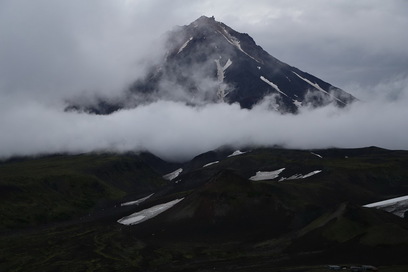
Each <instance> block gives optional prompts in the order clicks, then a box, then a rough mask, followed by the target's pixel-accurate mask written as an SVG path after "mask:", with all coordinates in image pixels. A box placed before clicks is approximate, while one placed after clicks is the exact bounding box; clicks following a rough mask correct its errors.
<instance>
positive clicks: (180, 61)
mask: <svg viewBox="0 0 408 272" xmlns="http://www.w3.org/2000/svg"><path fill="white" fill-rule="evenodd" d="M166 48H167V50H168V51H167V54H166V56H165V58H164V60H163V61H162V62H161V63H159V64H158V65H156V66H154V67H152V68H151V70H150V71H149V72H148V73H147V75H146V77H145V78H142V79H138V80H137V81H136V82H135V83H134V84H133V85H132V86H131V87H130V89H129V90H128V91H127V94H126V99H124V100H123V101H122V102H120V101H119V102H118V101H116V102H114V103H107V102H106V101H100V102H99V104H98V105H94V106H92V111H93V112H96V113H102V114H103V113H110V112H112V111H114V110H117V109H120V108H121V107H129V106H137V105H138V104H142V103H149V102H152V101H156V100H160V99H164V100H172V101H182V102H185V103H187V104H190V105H201V104H206V103H216V102H226V103H239V104H240V106H241V107H243V108H252V107H253V106H254V105H256V104H259V103H266V106H268V107H269V108H270V109H274V110H277V111H279V112H292V113H295V112H297V110H298V108H299V107H301V106H313V107H317V106H323V105H326V104H328V103H334V104H336V105H338V106H345V105H347V104H348V103H350V102H352V101H353V100H354V99H355V98H354V97H353V96H352V95H350V94H349V93H347V92H345V91H343V90H341V89H339V88H336V87H334V86H332V85H330V84H329V83H327V82H324V81H322V80H321V79H319V78H317V77H315V76H312V75H310V74H308V73H305V72H303V71H301V70H299V69H297V68H295V67H292V66H290V65H288V64H286V63H283V62H281V61H280V60H278V59H276V58H274V57H272V56H271V55H270V54H268V53H267V52H266V51H265V50H263V49H262V48H261V47H260V46H258V45H257V44H256V43H255V41H254V40H253V39H252V38H251V37H250V36H249V35H248V34H244V33H239V32H237V31H235V30H233V29H231V28H230V27H228V26H226V25H225V24H223V23H221V22H218V21H216V20H215V19H214V17H211V18H209V17H205V16H202V17H200V18H199V19H197V20H196V21H194V22H192V23H191V24H189V25H187V26H182V27H178V28H176V29H175V30H173V31H171V32H169V33H168V39H167V44H166Z"/></svg>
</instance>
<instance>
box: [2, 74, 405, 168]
mask: <svg viewBox="0 0 408 272" xmlns="http://www.w3.org/2000/svg"><path fill="white" fill-rule="evenodd" d="M364 93H366V91H365V92H364ZM372 93H373V94H376V95H373V96H370V97H366V100H365V101H358V102H355V103H354V104H352V105H351V106H349V107H347V108H343V109H339V108H337V107H334V106H326V107H323V108H319V109H313V110H312V109H309V108H304V109H303V110H302V111H301V113H300V114H297V115H293V114H286V115H282V114H280V113H277V112H275V111H271V110H269V109H267V108H266V107H265V105H263V104H261V105H259V106H256V107H254V108H253V109H251V110H248V109H241V108H240V107H239V105H238V104H232V105H229V104H224V103H218V104H208V105H205V106H200V107H191V106H188V105H186V104H184V103H181V102H171V101H157V102H154V103H151V104H149V105H144V106H139V107H137V108H134V109H127V110H121V111H118V112H115V113H113V114H111V115H105V116H102V115H90V114H86V113H78V112H64V111H62V110H61V109H60V108H57V107H53V106H49V105H46V104H41V103H38V102H35V101H34V102H33V101H30V100H22V99H20V98H16V100H14V101H15V102H18V103H10V101H12V100H11V99H10V97H9V98H8V99H4V98H5V97H1V101H8V102H9V103H8V104H6V103H1V104H2V105H1V108H0V124H1V125H2V128H1V130H2V133H1V134H0V146H1V147H2V148H1V150H0V156H1V157H2V158H6V157H10V156H15V155H35V154H44V153H45V154H48V153H55V152H69V153H80V152H90V151H115V152H125V151H150V152H152V153H154V154H156V155H158V156H160V157H162V158H165V159H168V160H185V159H189V158H191V157H193V156H195V155H198V154H200V153H201V152H205V151H208V150H211V149H215V148H217V147H220V146H223V145H231V146H234V147H237V148H239V147H243V146H247V145H255V146H274V145H280V146H283V147H287V148H302V149H314V148H327V147H363V146H371V145H375V146H379V147H384V148H389V149H408V138H407V137H406V135H408V119H407V118H406V117H407V116H408V107H406V105H408V79H407V78H399V79H395V80H394V81H390V82H389V84H388V85H385V84H381V85H379V86H376V87H375V90H373V91H372ZM404 117H405V118H404Z"/></svg>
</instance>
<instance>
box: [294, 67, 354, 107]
mask: <svg viewBox="0 0 408 272" xmlns="http://www.w3.org/2000/svg"><path fill="white" fill-rule="evenodd" d="M292 73H294V74H295V75H296V76H297V77H299V78H300V79H302V80H303V81H305V82H306V83H308V84H309V85H311V86H313V87H314V88H315V89H317V90H319V91H321V92H323V93H325V94H327V95H328V96H330V97H332V98H334V99H335V100H337V101H338V102H340V103H342V104H344V105H346V103H344V102H343V101H341V100H340V99H338V98H337V97H335V96H333V95H332V94H331V93H329V92H327V91H325V90H323V88H322V87H320V86H319V84H317V83H313V82H311V81H310V80H308V79H307V78H304V77H301V76H300V75H298V74H297V73H295V72H293V71H292Z"/></svg>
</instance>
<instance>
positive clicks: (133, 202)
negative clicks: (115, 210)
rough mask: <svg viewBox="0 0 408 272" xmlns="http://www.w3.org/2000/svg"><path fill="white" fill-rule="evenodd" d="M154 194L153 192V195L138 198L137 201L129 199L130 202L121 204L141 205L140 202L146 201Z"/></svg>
mask: <svg viewBox="0 0 408 272" xmlns="http://www.w3.org/2000/svg"><path fill="white" fill-rule="evenodd" d="M152 195H154V194H151V195H148V196H146V197H143V198H140V199H137V200H135V201H129V202H125V203H122V204H120V206H131V205H139V204H140V203H142V202H144V201H145V200H147V199H148V198H150V197H151V196H152Z"/></svg>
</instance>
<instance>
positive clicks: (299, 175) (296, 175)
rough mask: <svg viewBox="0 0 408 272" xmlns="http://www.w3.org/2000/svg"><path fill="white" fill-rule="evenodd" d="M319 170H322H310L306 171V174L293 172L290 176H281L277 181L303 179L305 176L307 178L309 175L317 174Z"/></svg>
mask: <svg viewBox="0 0 408 272" xmlns="http://www.w3.org/2000/svg"><path fill="white" fill-rule="evenodd" d="M320 172H322V170H315V171H312V172H310V173H308V174H306V175H302V174H295V175H292V176H290V177H288V178H285V177H281V178H280V180H279V181H284V180H295V179H305V178H309V177H311V176H314V175H316V174H318V173H320Z"/></svg>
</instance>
